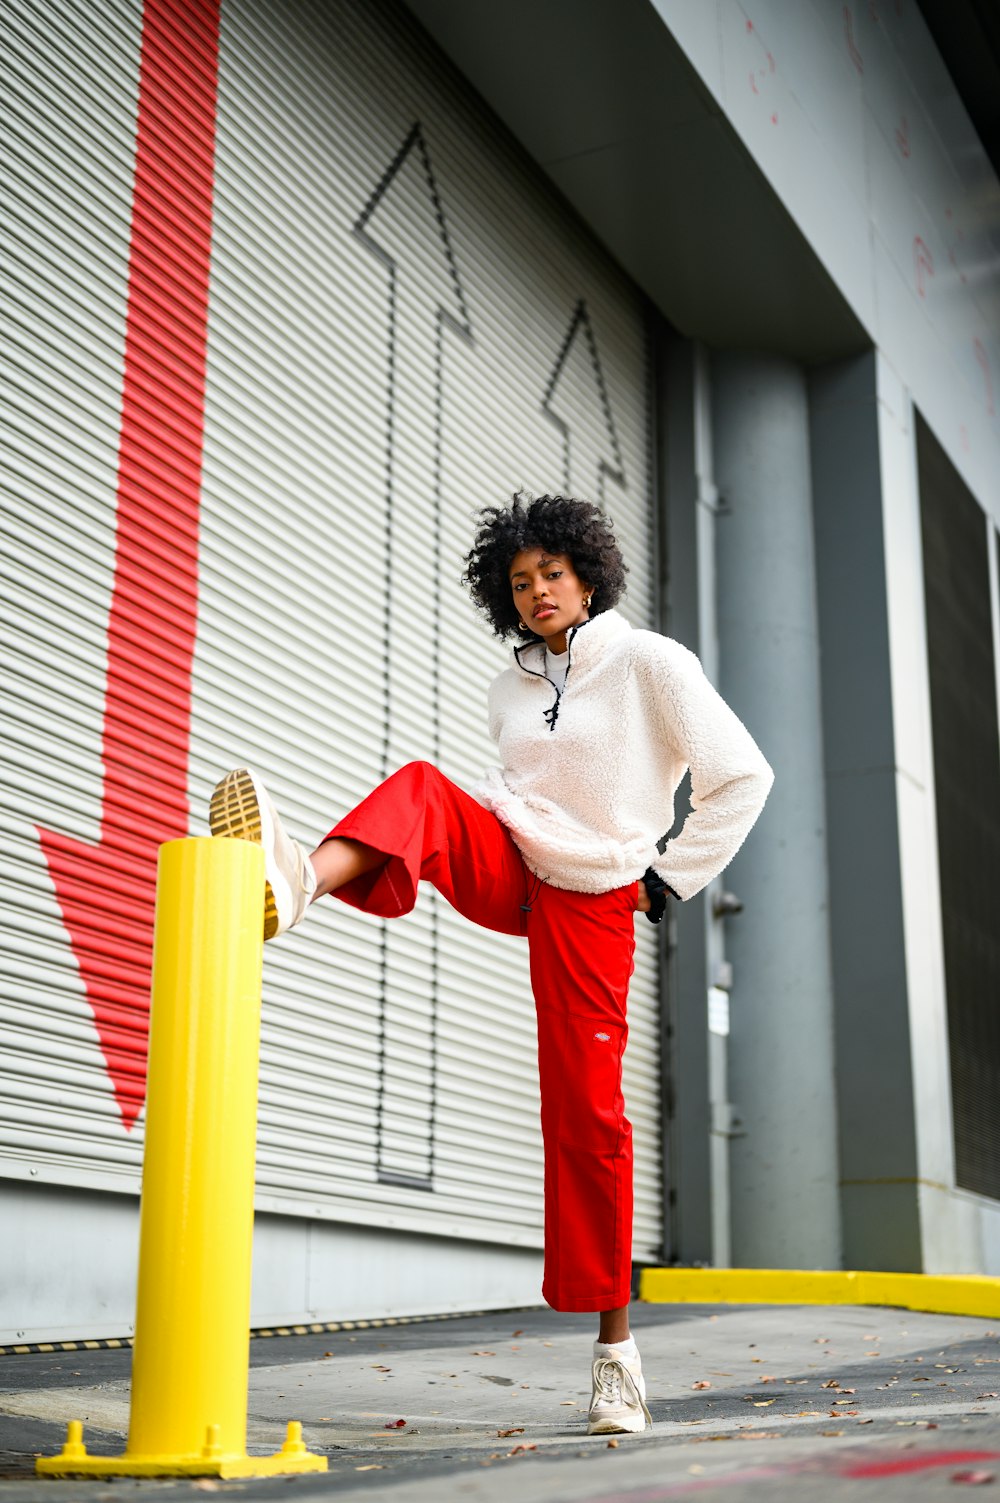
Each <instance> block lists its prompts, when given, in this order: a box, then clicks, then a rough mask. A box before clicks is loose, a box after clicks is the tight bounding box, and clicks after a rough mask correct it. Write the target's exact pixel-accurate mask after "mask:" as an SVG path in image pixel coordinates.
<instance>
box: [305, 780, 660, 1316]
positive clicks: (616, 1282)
mask: <svg viewBox="0 0 1000 1503" xmlns="http://www.w3.org/2000/svg"><path fill="white" fill-rule="evenodd" d="M333 836H346V837H349V838H350V839H352V840H359V841H361V842H363V844H365V845H367V846H371V847H374V849H376V850H378V851H383V852H385V855H386V861H385V863H384V864H383V865H382V866H378V867H376V868H374V870H372V871H370V872H368V873H367V874H366V875H365V876H363V877H359V878H357V880H356V881H354V882H350V883H348V884H347V886H345V887H341V888H338V890H337V893H336V896H337V897H338V898H342V899H343V901H344V902H345V903H350V904H352V905H353V906H354V907H355V908H361V909H363V910H364V911H365V912H366V913H374V914H379V915H381V916H382V917H383V918H395V917H397V916H398V915H399V914H403V913H409V911H410V909H411V908H412V907H413V905H414V903H415V902H416V896H417V883H418V881H419V880H420V878H421V877H423V878H424V879H426V880H427V881H428V882H431V883H433V885H434V886H435V887H436V888H437V890H438V892H439V893H441V895H442V897H444V898H447V900H448V902H449V903H450V904H451V906H452V907H453V908H455V909H457V910H458V912H459V913H461V914H463V915H464V917H466V918H468V919H471V920H472V921H473V923H476V924H480V925H482V926H483V927H484V928H487V929H496V930H498V931H499V932H500V933H501V934H520V935H526V936H527V940H528V955H529V961H530V966H531V989H532V992H533V993H534V998H535V1009H536V1012H537V1015H538V1072H539V1082H540V1086H541V1099H542V1140H543V1143H544V1146H545V1276H544V1282H543V1284H542V1294H543V1296H544V1298H545V1300H546V1301H547V1303H548V1304H550V1305H551V1306H552V1307H553V1309H555V1310H615V1309H618V1308H619V1307H620V1306H621V1305H625V1304H627V1303H628V1301H629V1295H630V1286H631V1261H632V1128H631V1125H630V1123H629V1122H628V1120H627V1118H626V1117H625V1102H624V1099H623V1097H622V1090H621V1076H622V1055H623V1053H624V1051H625V1043H626V1040H627V1038H628V1026H627V1024H626V1021H625V1002H626V997H627V995H628V984H629V978H630V977H631V975H632V970H633V953H634V950H635V935H634V931H633V914H634V913H635V910H636V906H637V902H638V883H637V882H632V883H630V884H629V885H628V886H626V887H618V888H615V889H614V890H613V891H611V892H604V893H597V894H594V893H583V892H566V891H564V890H563V889H562V888H558V887H550V886H548V884H547V883H544V882H539V881H538V879H537V878H536V877H534V876H532V874H531V872H529V871H528V869H527V867H526V866H525V865H524V862H523V861H522V859H521V855H520V853H519V851H518V849H517V846H516V845H515V844H514V842H513V840H512V839H511V837H510V835H509V834H508V833H507V830H506V829H505V827H504V826H503V825H502V824H501V823H500V821H499V820H498V819H497V818H496V816H495V815H494V814H491V813H490V812H489V810H487V809H484V808H483V807H482V805H480V804H477V803H476V801H475V799H473V798H471V797H470V796H469V794H467V793H464V792H463V791H462V789H461V788H458V787H457V786H456V785H455V784H454V783H452V782H450V781H449V779H448V778H446V777H444V775H443V774H442V773H440V772H439V771H438V770H437V768H436V767H432V766H431V765H430V764H429V763H427V762H411V763H409V765H408V766H406V767H403V768H401V769H400V770H399V772H396V773H394V774H393V775H392V777H390V778H387V779H386V781H385V782H384V783H382V784H381V785H380V786H379V787H378V788H376V789H375V790H374V792H373V793H370V794H369V796H368V797H367V798H366V799H365V800H364V802H363V803H361V804H359V805H358V807H357V808H356V809H355V810H353V811H352V813H350V814H348V815H346V816H345V818H344V819H342V820H341V821H340V822H339V824H337V825H336V826H335V827H334V829H332V830H331V831H330V834H329V835H328V836H327V837H326V838H327V839H330V838H331V837H333ZM525 904H527V905H529V906H530V912H525V911H524V909H523V907H522V905H525Z"/></svg>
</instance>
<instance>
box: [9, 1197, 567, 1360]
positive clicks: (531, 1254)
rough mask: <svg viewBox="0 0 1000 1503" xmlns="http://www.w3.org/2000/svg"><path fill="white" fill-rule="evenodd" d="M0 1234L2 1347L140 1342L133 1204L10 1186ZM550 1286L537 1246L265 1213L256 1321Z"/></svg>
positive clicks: (465, 1302)
mask: <svg viewBox="0 0 1000 1503" xmlns="http://www.w3.org/2000/svg"><path fill="white" fill-rule="evenodd" d="M0 1226H2V1228H3V1235H2V1236H0V1345H6V1344H7V1343H9V1342H17V1341H28V1342H32V1341H71V1340H80V1339H85V1338H87V1339H98V1338H103V1337H113V1336H128V1335H131V1333H132V1329H133V1320H134V1315H135V1281H136V1269H137V1259H138V1249H139V1202H138V1200H137V1199H136V1198H135V1197H134V1196H131V1195H118V1194H104V1193H102V1192H101V1191H98V1190H75V1189H70V1188H68V1187H67V1186H62V1185H40V1184H35V1183H27V1182H20V1181H17V1180H4V1181H0ZM67 1247H71V1249H72V1256H71V1257H67ZM541 1282H542V1255H541V1253H540V1252H539V1251H537V1250H535V1249H533V1248H514V1247H499V1246H494V1245H493V1244H491V1243H487V1242H463V1241H460V1240H458V1239H452V1238H442V1237H427V1236H421V1235H420V1234H418V1233H416V1232H394V1231H386V1230H384V1229H382V1228H379V1227H366V1226H350V1225H348V1224H347V1223H345V1222H337V1221H306V1220H302V1219H299V1218H297V1217H293V1216H271V1215H268V1214H266V1213H260V1212H259V1213H258V1215H257V1218H256V1222H255V1225H254V1270H253V1299H252V1308H251V1324H252V1325H253V1326H255V1327H256V1326H268V1325H285V1324H288V1323H294V1322H301V1321H310V1320H318V1321H323V1320H352V1319H353V1320H360V1319H365V1318H368V1317H371V1316H376V1315H378V1316H385V1315H402V1314H406V1315H414V1314H437V1313H440V1312H443V1311H447V1310H491V1309H504V1308H510V1307H514V1306H518V1305H538V1304H541V1302H542V1297H541Z"/></svg>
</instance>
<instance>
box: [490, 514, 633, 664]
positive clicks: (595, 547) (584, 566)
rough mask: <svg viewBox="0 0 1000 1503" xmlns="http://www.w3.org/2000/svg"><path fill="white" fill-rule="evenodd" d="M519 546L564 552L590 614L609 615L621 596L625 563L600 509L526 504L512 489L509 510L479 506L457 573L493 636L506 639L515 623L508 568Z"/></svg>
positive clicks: (516, 618) (514, 628) (512, 630)
mask: <svg viewBox="0 0 1000 1503" xmlns="http://www.w3.org/2000/svg"><path fill="white" fill-rule="evenodd" d="M524 548H545V549H546V550H547V551H549V552H552V553H565V554H567V555H568V556H569V558H570V559H571V560H572V563H573V568H574V569H575V570H576V572H577V574H578V575H579V576H580V578H581V579H582V580H583V581H584V582H585V583H586V584H588V585H589V586H590V588H591V590H592V591H593V594H592V596H591V603H590V614H591V615H592V616H597V615H599V614H600V613H601V611H609V610H610V609H611V607H612V606H614V605H617V603H618V601H619V599H620V598H621V595H622V593H623V591H624V589H625V571H626V565H625V560H624V559H623V558H622V555H621V549H620V548H619V547H618V544H617V543H616V541H615V537H614V533H613V532H612V529H611V523H610V522H609V521H608V519H607V517H606V516H605V515H604V513H603V512H602V511H601V509H600V507H599V506H595V505H594V503H593V502H592V501H574V500H573V498H572V497H570V496H537V497H535V499H534V500H532V499H531V498H530V497H526V496H525V494H524V492H523V491H518V492H517V493H516V494H515V495H514V496H512V498H511V501H510V505H509V506H484V507H483V508H482V510H481V511H480V513H479V530H478V532H477V533H476V538H475V542H474V543H473V545H472V549H471V551H470V553H469V555H468V557H467V558H466V560H465V563H466V569H465V573H464V574H463V575H462V582H463V584H466V585H468V587H469V590H470V592H471V594H472V598H473V600H474V601H475V603H476V605H477V606H478V607H479V609H480V610H481V611H482V612H483V614H484V615H485V617H486V619H487V621H488V622H489V624H490V626H491V627H492V628H493V631H494V632H495V634H496V635H497V636H498V637H501V638H503V637H508V636H510V635H511V634H513V633H515V632H517V631H518V628H519V627H520V625H521V618H520V616H519V615H518V613H517V608H516V606H515V605H514V597H513V594H512V593H511V588H510V578H509V575H508V570H509V569H510V566H511V562H512V560H513V559H514V557H515V556H516V555H517V554H518V553H520V552H521V551H522V549H524ZM521 635H522V636H523V635H524V633H521Z"/></svg>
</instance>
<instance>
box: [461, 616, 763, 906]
mask: <svg viewBox="0 0 1000 1503" xmlns="http://www.w3.org/2000/svg"><path fill="white" fill-rule="evenodd" d="M567 635H568V643H569V670H568V673H567V676H566V683H565V687H564V689H563V692H562V694H561V695H560V694H558V693H557V691H556V687H555V685H554V684H553V683H552V682H551V680H550V679H548V678H547V677H546V676H545V647H544V643H542V642H530V643H528V644H527V645H526V646H524V647H518V648H515V650H514V654H513V658H512V661H511V666H510V667H509V668H507V669H505V670H504V672H503V673H501V674H499V675H498V676H497V678H495V679H494V680H493V683H492V684H491V685H490V692H489V727H490V735H491V736H492V737H493V739H494V740H495V741H496V742H497V744H498V746H499V749H500V758H501V761H502V764H503V766H502V769H501V768H491V769H490V771H489V772H488V773H487V774H486V776H485V777H484V778H483V779H482V781H481V782H480V783H478V784H477V785H476V786H475V787H474V788H473V790H472V792H473V795H474V796H475V798H476V799H477V800H478V801H479V802H480V803H481V804H484V805H485V807H486V808H487V809H491V810H492V811H493V813H494V814H495V815H496V816H497V818H498V819H500V820H501V821H502V822H503V824H505V825H506V826H507V828H508V829H509V831H510V833H511V835H512V836H513V839H514V841H515V843H516V844H517V846H518V849H519V850H520V852H521V854H522V856H523V857H524V860H525V862H526V864H527V866H528V867H529V868H530V870H531V871H532V872H534V873H535V875H536V876H539V877H543V878H544V879H545V880H546V881H547V882H549V883H551V885H552V886H553V887H563V888H568V889H569V890H570V891H571V892H608V891H610V889H612V888H614V887H624V886H625V885H626V884H627V883H630V882H634V881H636V880H637V879H638V878H639V877H641V876H642V875H643V873H644V872H645V871H646V869H647V867H652V868H653V870H654V871H656V872H657V873H658V874H659V875H660V876H661V877H662V878H663V880H664V881H665V882H666V883H667V885H668V886H669V887H671V888H673V890H674V892H675V893H676V894H677V896H678V897H679V898H682V899H686V898H692V897H694V895H695V893H697V892H700V891H701V889H702V888H703V887H705V886H706V885H707V884H708V883H709V882H711V880H712V878H713V877H716V876H718V874H719V872H721V871H722V870H723V868H724V867H725V866H727V865H728V864H729V862H730V861H731V860H732V858H733V856H734V855H735V854H736V852H737V851H738V850H739V848H740V846H741V845H742V844H743V842H744V840H745V839H746V837H747V835H748V834H749V832H750V830H751V829H752V827H753V824H754V822H755V820H756V819H757V816H758V814H759V813H760V811H761V809H762V808H763V806H764V801H765V799H766V798H767V795H768V792H769V790H770V788H771V784H772V783H773V781H774V773H773V772H772V770H771V767H770V766H769V764H768V763H767V761H766V760H765V758H764V756H763V754H762V753H761V751H760V748H759V747H758V746H757V744H756V742H755V741H754V739H753V737H752V736H751V735H750V732H749V731H748V730H747V728H746V726H744V724H743V722H742V721H741V720H740V719H739V718H738V717H737V716H736V715H735V714H734V713H733V711H732V710H731V709H730V708H729V706H728V705H727V704H726V702H725V700H723V699H722V697H721V696H720V695H719V694H718V692H717V691H716V690H715V689H714V688H713V687H712V685H711V684H710V683H709V681H708V679H707V678H706V677H705V674H704V671H703V670H702V666H701V663H700V662H699V661H698V659H697V657H696V656H695V654H694V653H693V652H691V651H690V650H689V649H688V648H687V647H684V646H682V644H681V643H680V642H676V641H674V639H673V638H672V637H663V636H660V635H659V634H658V633H656V632H651V631H635V630H633V628H632V627H631V626H630V625H629V623H628V622H627V621H626V620H625V618H624V616H622V615H620V614H619V613H618V612H617V611H603V612H602V613H601V614H600V615H599V616H595V617H593V618H592V619H591V620H590V621H587V622H585V623H584V624H583V625H582V626H578V627H574V628H573V630H572V631H570V632H569V633H568V634H567ZM689 767H690V769H691V789H692V798H691V807H692V812H691V813H690V814H689V815H688V817H687V819H686V820H685V822H684V826H683V828H682V829H681V831H680V833H679V834H678V835H675V836H674V838H673V839H672V840H670V841H668V842H667V847H666V850H665V851H664V853H663V854H662V855H660V853H659V851H658V849H657V841H658V840H660V839H662V837H663V836H664V835H665V834H666V832H667V831H668V830H669V829H670V828H671V827H672V825H673V822H674V794H675V793H676V791H677V787H678V785H679V783H680V781H681V779H682V778H683V776H684V773H685V771H686V770H687V768H689Z"/></svg>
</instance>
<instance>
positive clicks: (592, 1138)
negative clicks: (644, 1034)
mask: <svg viewBox="0 0 1000 1503" xmlns="http://www.w3.org/2000/svg"><path fill="white" fill-rule="evenodd" d="M637 895H638V884H637V883H635V882H633V883H630V884H629V886H627V887H618V888H615V889H614V890H613V891H611V892H604V893H597V894H595V893H584V892H565V891H564V890H562V889H561V888H558V887H548V886H545V887H543V888H542V890H541V892H540V893H539V896H538V898H537V900H536V901H535V903H534V904H533V907H532V912H531V916H530V917H529V919H528V945H529V952H530V957H531V989H532V991H533V993H534V996H535V1010H536V1012H537V1015H538V1073H539V1080H540V1083H541V1094H542V1137H543V1139H544V1142H545V1280H544V1283H543V1285H542V1294H543V1295H544V1297H545V1300H546V1301H547V1303H548V1304H550V1305H551V1306H552V1307H553V1309H556V1310H617V1309H619V1308H620V1307H621V1306H622V1305H627V1304H628V1302H629V1297H630V1292H631V1276H632V1126H631V1123H630V1122H629V1121H628V1119H627V1118H626V1116H625V1101H624V1098H623V1096H622V1089H621V1080H622V1056H623V1054H624V1052H625V1045H626V1043H627V1041H628V1024H627V1022H626V999H627V996H628V984H629V978H630V977H631V975H632V971H633V969H634V959H633V957H634V954H635V929H634V922H635V921H634V915H635V910H636V902H637Z"/></svg>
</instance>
